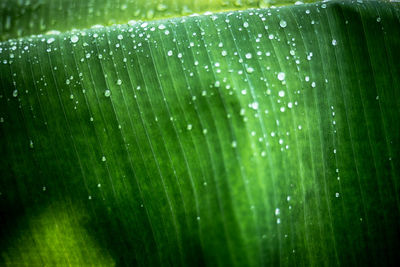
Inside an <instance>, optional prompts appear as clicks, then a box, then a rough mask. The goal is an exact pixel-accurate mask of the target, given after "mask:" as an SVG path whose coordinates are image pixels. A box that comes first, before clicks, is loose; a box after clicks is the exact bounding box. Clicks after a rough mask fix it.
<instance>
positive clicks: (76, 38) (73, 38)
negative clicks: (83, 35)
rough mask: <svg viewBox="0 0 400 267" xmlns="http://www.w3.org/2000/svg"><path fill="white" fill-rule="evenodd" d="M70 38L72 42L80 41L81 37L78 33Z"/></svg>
mask: <svg viewBox="0 0 400 267" xmlns="http://www.w3.org/2000/svg"><path fill="white" fill-rule="evenodd" d="M70 40H71V42H72V43H76V42H78V41H79V37H78V36H77V35H72V36H71V39H70Z"/></svg>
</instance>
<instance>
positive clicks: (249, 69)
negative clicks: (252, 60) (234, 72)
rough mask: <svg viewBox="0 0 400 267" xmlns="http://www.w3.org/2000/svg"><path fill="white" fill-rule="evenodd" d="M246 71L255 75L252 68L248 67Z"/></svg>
mask: <svg viewBox="0 0 400 267" xmlns="http://www.w3.org/2000/svg"><path fill="white" fill-rule="evenodd" d="M246 71H247V73H253V72H254V69H253V68H252V67H247V68H246Z"/></svg>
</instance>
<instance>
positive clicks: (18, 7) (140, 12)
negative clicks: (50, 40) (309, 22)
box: [0, 0, 315, 41]
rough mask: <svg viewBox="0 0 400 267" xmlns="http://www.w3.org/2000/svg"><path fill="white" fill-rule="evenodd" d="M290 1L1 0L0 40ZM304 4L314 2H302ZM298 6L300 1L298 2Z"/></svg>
mask: <svg viewBox="0 0 400 267" xmlns="http://www.w3.org/2000/svg"><path fill="white" fill-rule="evenodd" d="M295 2H296V1H294V0H216V1H214V0H213V1H210V0H195V1H193V0H119V1H114V0H90V1H81V0H60V1H57V2H55V1H51V0H18V1H17V0H3V1H2V2H1V3H0V16H1V22H2V23H1V24H0V41H5V40H8V39H10V38H17V37H18V38H19V37H23V36H28V35H32V34H44V33H55V32H64V31H68V30H72V29H84V28H90V27H93V26H94V27H96V26H97V27H98V26H110V25H114V24H124V23H128V22H131V23H133V22H134V21H137V20H155V19H161V18H170V17H176V16H183V15H190V14H193V13H204V12H206V11H214V12H216V11H224V10H240V9H246V8H256V7H261V8H265V7H269V6H271V5H278V6H280V5H287V4H292V3H295ZM304 2H315V0H306V1H304ZM300 3H302V2H300Z"/></svg>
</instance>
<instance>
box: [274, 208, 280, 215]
mask: <svg viewBox="0 0 400 267" xmlns="http://www.w3.org/2000/svg"><path fill="white" fill-rule="evenodd" d="M279 214H281V210H280V209H279V208H276V209H275V215H276V216H278V215H279Z"/></svg>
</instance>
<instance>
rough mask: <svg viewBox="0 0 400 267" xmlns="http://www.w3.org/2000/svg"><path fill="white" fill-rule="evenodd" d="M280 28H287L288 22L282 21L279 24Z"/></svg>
mask: <svg viewBox="0 0 400 267" xmlns="http://www.w3.org/2000/svg"><path fill="white" fill-rule="evenodd" d="M279 26H281V27H282V28H285V27H286V26H287V22H286V21H285V20H281V21H280V22H279Z"/></svg>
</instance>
